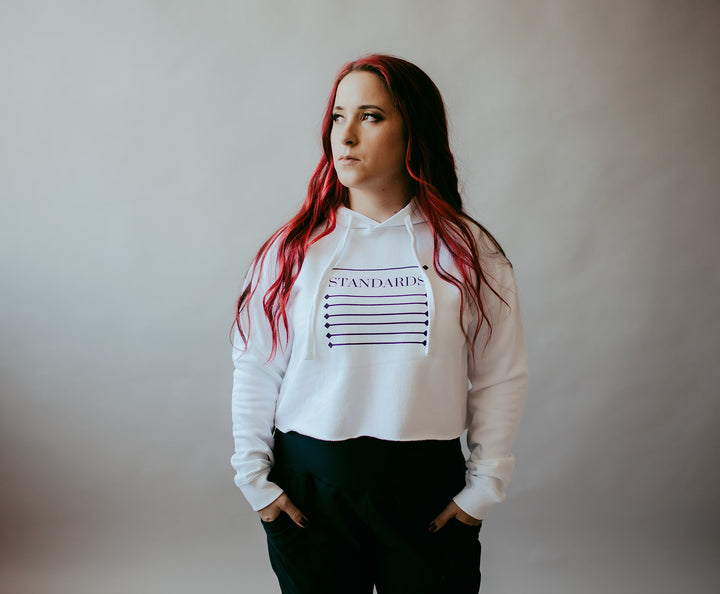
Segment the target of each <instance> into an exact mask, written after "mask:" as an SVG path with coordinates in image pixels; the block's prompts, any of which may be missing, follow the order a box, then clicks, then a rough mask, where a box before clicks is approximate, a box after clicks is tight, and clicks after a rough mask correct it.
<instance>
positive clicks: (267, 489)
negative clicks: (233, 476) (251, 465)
mask: <svg viewBox="0 0 720 594" xmlns="http://www.w3.org/2000/svg"><path fill="white" fill-rule="evenodd" d="M238 487H240V490H241V491H242V494H243V495H244V496H245V499H247V500H248V503H249V504H250V506H251V507H252V508H253V510H255V511H258V510H260V509H262V508H263V507H267V506H268V505H270V504H271V503H272V502H273V501H275V500H276V499H277V498H278V497H280V495H282V493H283V490H282V489H281V488H280V487H279V486H278V485H276V484H275V483H271V482H270V481H269V480H268V479H267V475H265V474H263V475H261V476H259V477H257V478H256V479H255V480H253V481H251V482H249V483H244V484H242V485H238Z"/></svg>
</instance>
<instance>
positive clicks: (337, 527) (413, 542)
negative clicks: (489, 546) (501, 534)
mask: <svg viewBox="0 0 720 594" xmlns="http://www.w3.org/2000/svg"><path fill="white" fill-rule="evenodd" d="M274 455H275V465H274V467H273V469H272V472H271V474H270V479H271V480H272V481H274V482H276V483H277V484H278V485H280V486H281V487H282V488H283V489H284V490H285V492H286V493H287V494H288V496H289V497H290V499H291V500H292V501H293V503H294V504H295V505H297V506H298V507H299V508H300V510H301V511H302V512H303V513H304V514H305V515H306V516H307V518H308V520H309V525H308V526H307V527H306V528H300V527H299V526H297V525H296V524H295V523H294V522H293V521H292V520H291V519H290V518H289V516H287V514H285V513H282V514H280V516H279V517H278V518H277V519H275V520H273V521H272V522H263V523H262V524H263V528H264V529H265V532H266V534H267V541H268V550H269V553H270V562H271V564H272V567H273V570H274V571H275V573H276V575H277V577H278V580H279V582H280V587H281V589H282V592H283V594H325V593H327V594H330V593H332V594H338V593H343V594H371V593H372V591H373V586H375V587H376V588H377V592H378V594H405V593H407V594H477V592H478V590H479V588H480V542H479V540H478V535H479V531H480V528H479V527H473V526H470V525H468V524H463V523H462V522H460V521H459V520H455V519H453V520H450V521H449V522H448V523H447V524H446V525H445V526H444V527H443V528H441V529H440V530H439V531H437V532H435V533H430V532H428V530H427V527H428V524H429V523H430V521H431V520H432V519H433V518H435V516H436V515H437V514H438V513H440V512H441V511H442V510H443V509H444V507H445V506H446V505H447V504H448V503H450V501H451V499H452V497H453V496H454V495H456V494H457V493H458V492H459V491H460V490H461V489H462V488H463V486H464V485H465V479H464V476H465V459H464V457H463V454H462V450H461V447H460V441H459V439H455V440H451V441H436V440H428V441H412V442H396V441H384V440H379V439H375V438H371V437H359V438H355V439H349V440H344V441H320V440H317V439H313V438H311V437H307V436H304V435H300V434H298V433H294V432H289V433H281V432H280V431H276V432H275V448H274Z"/></svg>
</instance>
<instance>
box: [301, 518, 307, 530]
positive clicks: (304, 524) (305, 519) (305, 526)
mask: <svg viewBox="0 0 720 594" xmlns="http://www.w3.org/2000/svg"><path fill="white" fill-rule="evenodd" d="M300 525H301V526H302V527H303V528H307V525H308V519H307V518H303V519H302V520H300Z"/></svg>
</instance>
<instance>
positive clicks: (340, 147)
mask: <svg viewBox="0 0 720 594" xmlns="http://www.w3.org/2000/svg"><path fill="white" fill-rule="evenodd" d="M332 117H333V123H332V129H331V131H330V143H331V146H332V154H333V164H334V166H335V171H336V172H337V176H338V179H339V180H340V183H341V184H342V185H344V186H345V187H347V188H349V189H350V192H351V193H352V191H353V190H358V191H364V192H366V191H369V192H375V193H385V192H393V191H397V190H398V189H400V188H404V187H405V185H406V181H407V173H406V169H405V152H406V148H407V137H406V133H405V123H404V122H403V119H402V115H401V114H400V112H399V111H398V109H397V107H395V102H394V101H393V98H392V96H391V95H390V93H389V91H388V90H387V88H386V87H385V84H384V82H383V80H382V79H381V78H380V77H379V76H378V75H376V74H373V73H372V72H363V71H356V72H351V73H350V74H348V75H347V76H345V78H343V79H342V80H341V81H340V84H339V85H338V88H337V93H336V95H335V107H334V109H333V115H332Z"/></svg>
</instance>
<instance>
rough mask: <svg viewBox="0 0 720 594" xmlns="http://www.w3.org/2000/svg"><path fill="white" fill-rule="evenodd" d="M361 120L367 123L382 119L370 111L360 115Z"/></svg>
mask: <svg viewBox="0 0 720 594" xmlns="http://www.w3.org/2000/svg"><path fill="white" fill-rule="evenodd" d="M362 119H363V120H364V121H367V122H379V121H381V120H382V119H383V118H382V116H381V115H380V114H379V113H374V112H372V111H366V112H365V113H363V114H362Z"/></svg>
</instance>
